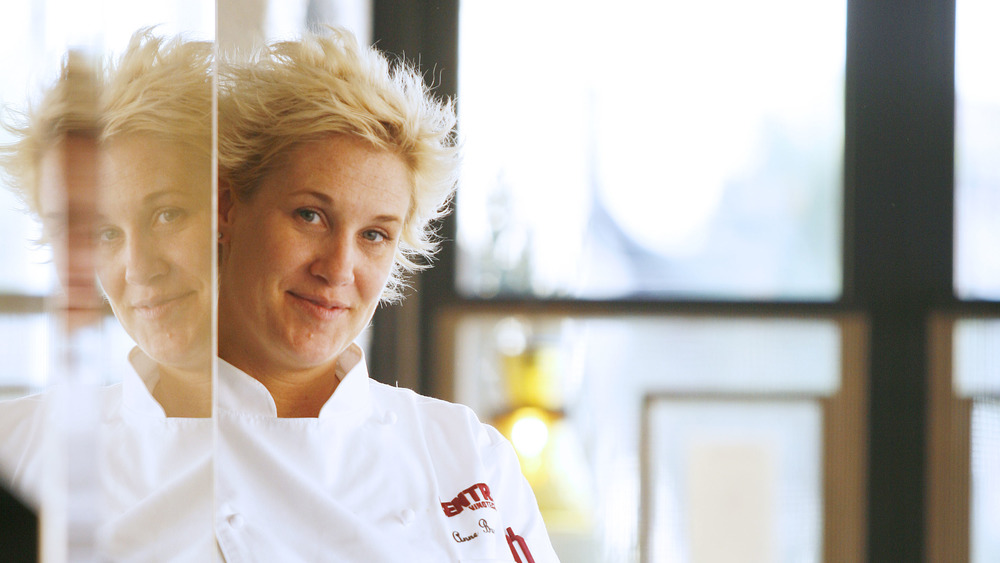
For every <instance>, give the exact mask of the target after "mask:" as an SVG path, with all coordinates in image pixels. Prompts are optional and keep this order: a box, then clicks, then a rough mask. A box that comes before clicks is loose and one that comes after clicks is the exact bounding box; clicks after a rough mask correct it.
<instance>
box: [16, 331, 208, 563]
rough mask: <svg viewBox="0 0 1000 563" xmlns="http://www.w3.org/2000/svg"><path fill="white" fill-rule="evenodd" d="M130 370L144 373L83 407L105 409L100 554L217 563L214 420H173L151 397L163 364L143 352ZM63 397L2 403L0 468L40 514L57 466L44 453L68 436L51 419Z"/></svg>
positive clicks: (97, 495)
mask: <svg viewBox="0 0 1000 563" xmlns="http://www.w3.org/2000/svg"><path fill="white" fill-rule="evenodd" d="M129 362H130V363H131V364H132V367H133V368H134V370H135V371H134V372H131V371H130V372H127V373H125V374H123V378H122V382H121V383H119V384H115V385H110V386H106V387H101V388H99V389H96V390H95V393H94V394H93V395H87V396H84V397H74V398H73V400H74V401H81V400H93V401H96V402H97V408H98V409H99V410H98V412H99V413H100V422H99V423H98V424H97V425H96V426H97V427H96V429H95V431H96V432H97V433H98V437H97V441H96V443H97V444H98V446H97V451H96V452H95V455H96V456H97V458H96V462H97V467H98V470H99V475H100V486H99V488H100V491H95V492H94V495H93V499H94V504H95V506H94V511H93V513H94V514H95V515H97V524H96V525H97V533H96V535H97V537H96V547H97V551H98V554H99V556H100V557H101V560H110V561H123V562H128V561H137V562H138V561H178V562H192V563H193V562H197V563H203V562H206V561H213V560H216V559H217V555H216V554H217V551H216V545H215V537H214V535H213V534H212V508H213V505H212V499H213V494H212V484H213V473H212V470H213V467H212V432H213V423H212V419H210V418H167V416H166V415H165V413H164V411H163V408H162V407H161V406H160V404H159V403H158V402H157V401H156V400H155V399H154V398H153V396H152V393H151V390H152V389H153V387H154V386H155V385H156V382H157V380H158V378H159V372H158V370H157V367H156V364H155V362H153V360H151V359H150V358H149V357H148V356H146V355H145V354H144V353H143V352H142V351H141V350H139V349H138V348H134V349H133V350H132V352H131V353H130V354H129ZM54 396H55V394H54V393H51V392H47V393H43V394H40V395H34V396H30V397H24V398H21V399H15V400H12V401H5V402H3V403H0V437H2V439H0V469H2V470H3V473H4V474H5V475H6V477H7V478H8V480H9V481H10V482H12V483H13V484H14V486H15V488H16V489H17V490H19V491H20V492H21V493H22V494H23V495H25V496H26V497H27V498H28V499H30V500H31V501H32V504H34V505H35V506H39V504H40V500H41V499H42V496H43V494H44V492H45V491H44V490H43V489H44V487H45V485H46V482H47V481H46V479H47V477H46V471H45V469H43V468H44V467H45V464H46V463H47V462H48V461H49V460H50V459H51V458H48V457H47V455H48V452H46V449H45V446H44V445H43V444H45V443H46V441H47V440H51V439H52V438H53V432H57V431H58V430H57V425H55V424H52V420H53V419H52V418H48V414H49V413H48V409H49V408H50V407H49V406H50V405H51V404H52V401H53V398H54ZM50 443H51V442H50ZM72 469H73V468H72V467H70V468H68V470H69V471H72Z"/></svg>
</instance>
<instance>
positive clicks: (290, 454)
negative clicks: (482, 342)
mask: <svg viewBox="0 0 1000 563" xmlns="http://www.w3.org/2000/svg"><path fill="white" fill-rule="evenodd" d="M338 367H339V369H338V374H343V375H340V376H339V377H340V378H341V379H340V383H339V385H338V387H337V389H336V391H335V392H334V394H333V396H332V397H331V398H330V399H329V401H327V403H326V404H325V405H324V406H323V408H322V409H321V411H320V413H319V416H318V417H317V418H278V417H277V409H276V407H275V404H274V401H273V399H272V398H271V395H270V393H269V392H268V391H267V389H266V388H265V387H264V386H263V385H262V384H261V383H260V382H258V381H256V380H255V379H253V378H252V377H250V376H249V375H247V374H245V373H244V372H242V371H240V370H239V369H237V368H235V367H234V366H232V365H230V364H228V363H226V362H225V361H222V360H219V373H218V376H219V379H218V388H217V389H218V411H217V424H218V440H217V450H216V460H215V462H216V469H217V471H216V476H217V481H216V487H215V493H216V500H217V504H216V510H217V512H216V516H215V526H216V535H217V539H218V542H219V547H220V549H221V551H222V554H223V556H224V557H225V560H226V561H227V562H229V563H242V562H247V561H261V562H271V561H282V562H297V561H303V562H307V561H308V562H314V561H324V562H339V561H344V562H362V561H363V562H366V563H378V562H408V563H409V562H433V563H442V562H447V561H479V562H489V561H507V562H510V561H520V562H521V563H528V562H529V561H533V562H535V563H543V562H553V561H558V559H557V557H556V555H555V552H554V551H553V549H552V545H551V543H550V542H549V538H548V535H547V533H546V530H545V525H544V523H543V522H542V518H541V515H540V513H539V511H538V505H537V503H536V501H535V497H534V494H533V493H532V491H531V489H530V487H529V486H528V483H527V481H526V480H525V479H524V477H523V476H522V474H521V471H520V466H519V464H518V461H517V457H516V455H515V453H514V450H513V448H512V447H511V445H510V444H509V442H507V441H506V440H505V439H504V438H503V437H502V436H501V435H500V433H499V432H497V431H496V430H495V429H494V428H492V427H490V426H487V425H485V424H483V423H481V422H480V421H479V420H478V419H477V418H476V416H475V415H474V414H473V412H472V411H471V410H470V409H468V408H467V407H464V406H461V405H456V404H452V403H448V402H445V401H441V400H437V399H431V398H428V397H423V396H420V395H417V394H416V393H414V392H412V391H410V390H407V389H399V388H395V387H391V386H388V385H384V384H381V383H378V382H376V381H373V380H371V379H369V377H368V371H367V367H366V365H365V361H364V357H363V354H362V352H361V349H360V348H359V347H357V346H356V345H352V346H351V347H350V348H349V349H348V351H346V352H345V353H344V354H343V355H342V356H341V361H340V365H339V366H338ZM512 549H513V551H512ZM515 553H516V556H515Z"/></svg>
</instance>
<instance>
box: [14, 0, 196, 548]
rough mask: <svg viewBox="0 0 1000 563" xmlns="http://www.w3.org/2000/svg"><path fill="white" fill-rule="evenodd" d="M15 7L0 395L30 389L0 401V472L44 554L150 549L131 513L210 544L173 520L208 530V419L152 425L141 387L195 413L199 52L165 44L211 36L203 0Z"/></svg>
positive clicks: (150, 399) (170, 535) (188, 540)
mask: <svg viewBox="0 0 1000 563" xmlns="http://www.w3.org/2000/svg"><path fill="white" fill-rule="evenodd" d="M17 4H18V6H16V7H12V9H11V10H7V11H5V13H4V18H3V21H2V24H0V29H2V30H3V31H4V33H0V44H2V48H0V68H2V69H3V71H4V72H3V73H0V76H2V80H0V84H2V90H0V94H2V96H3V100H2V101H3V104H4V109H5V110H6V111H5V113H4V115H3V116H2V117H3V123H4V125H5V126H7V128H8V131H6V132H5V134H6V136H5V137H4V138H3V139H0V143H3V144H4V149H5V150H4V155H5V156H13V157H16V158H12V160H5V162H4V164H5V166H4V171H5V172H7V176H6V177H5V182H6V183H5V185H4V186H3V189H4V199H3V200H2V201H0V208H2V211H0V213H3V214H4V215H2V216H0V223H2V224H3V229H4V230H3V231H2V234H3V235H5V239H4V240H3V243H2V244H0V248H2V249H3V250H4V251H5V252H4V253H3V254H0V260H3V264H2V266H0V270H2V271H3V272H4V275H5V279H4V281H3V283H2V284H0V293H2V295H0V306H2V307H3V310H2V311H0V331H2V332H3V335H2V336H3V337H4V340H5V346H4V348H3V353H2V356H0V387H2V389H0V393H2V394H3V398H4V399H7V398H13V397H16V396H18V395H22V394H25V393H36V392H37V395H35V396H32V397H20V398H16V399H14V400H11V401H4V402H3V403H0V432H2V436H0V482H2V484H3V485H4V486H5V487H9V488H11V489H13V490H15V491H16V492H17V493H18V495H20V496H21V497H22V498H24V499H25V501H26V502H27V503H28V504H29V505H30V506H31V507H32V509H33V510H35V511H36V512H38V513H40V514H41V515H43V518H42V520H41V521H40V526H41V540H42V542H41V544H40V548H41V551H42V553H43V554H44V558H45V560H50V559H51V560H69V561H97V560H116V561H118V560H135V559H144V558H148V557H147V556H144V555H139V553H146V554H147V555H148V554H149V553H154V552H155V553H161V552H163V551H164V550H163V549H159V548H156V547H155V546H150V545H149V543H147V541H148V539H149V538H148V537H147V538H146V540H143V539H142V537H140V536H138V535H136V530H137V529H139V528H146V529H148V528H149V527H148V526H143V524H142V523H141V522H142V519H143V518H146V517H148V515H149V514H155V515H156V517H157V518H156V519H157V523H158V526H157V533H156V534H155V536H156V540H157V541H162V542H170V541H172V539H176V538H174V536H175V535H177V534H182V535H184V536H185V537H184V538H183V541H178V542H176V543H174V544H173V545H175V546H176V545H181V546H183V548H184V549H198V547H201V546H208V547H210V548H212V550H211V551H210V550H208V549H205V550H204V551H203V552H202V553H203V554H206V557H202V558H198V557H197V556H192V555H191V554H190V552H187V556H182V557H188V558H191V559H198V560H207V559H210V558H211V556H212V555H211V554H212V553H214V537H213V538H212V540H213V543H211V544H209V543H208V541H207V540H202V539H201V538H197V537H195V536H197V533H190V530H189V529H188V528H185V527H184V526H182V525H179V524H178V523H183V524H184V525H191V526H193V527H194V528H199V529H203V530H209V531H210V530H211V522H212V519H211V512H210V509H211V494H212V492H211V491H212V488H211V485H212V473H211V465H210V464H209V463H208V454H209V452H210V448H211V420H210V419H209V418H204V419H203V420H202V421H201V422H198V421H194V422H192V421H190V420H186V419H185V420H184V421H183V422H181V423H179V424H178V423H177V422H176V420H175V421H171V420H169V419H168V418H167V417H165V416H163V415H164V411H165V410H166V409H167V406H166V405H165V404H161V402H159V400H160V399H159V398H160V397H162V396H163V394H162V393H159V391H162V389H163V388H164V387H166V386H165V385H163V384H164V382H167V381H171V378H174V377H176V376H177V375H178V374H180V375H183V376H188V375H190V376H191V377H192V379H193V378H194V376H195V375H197V376H199V377H200V379H199V382H201V383H205V384H206V385H204V386H203V387H199V394H200V396H199V399H202V400H203V401H202V402H204V403H205V404H206V405H207V406H208V408H206V409H205V411H206V412H210V405H211V396H210V394H207V393H206V392H205V391H204V389H205V388H207V387H208V385H207V383H208V381H209V380H208V379H207V378H208V377H210V373H209V372H208V370H209V366H210V365H211V356H210V351H211V329H212V327H211V322H210V321H211V314H210V312H211V311H210V309H209V306H210V302H211V296H212V288H213V287H214V285H213V284H212V283H211V272H212V270H211V257H212V255H213V253H214V250H215V240H214V237H213V236H212V230H213V229H212V228H211V224H212V217H213V214H212V213H211V205H210V203H211V196H213V194H214V190H212V189H211V178H212V166H211V131H212V120H211V107H212V106H211V102H212V92H211V86H212V83H211V72H210V65H211V61H210V57H211V54H212V47H211V44H210V43H203V44H202V45H201V46H200V47H194V48H191V46H190V45H188V46H186V47H185V48H177V49H172V48H171V47H170V43H169V38H171V37H175V36H178V35H183V37H184V39H186V40H201V41H205V40H207V41H211V40H212V39H213V38H214V28H215V4H214V2H212V1H206V0H174V1H172V2H158V3H155V5H154V4H150V3H142V2H131V1H127V0H104V1H102V2H86V1H84V2H81V1H79V0H36V1H32V2H19V3H17ZM147 26H155V28H154V31H152V32H151V34H150V36H148V37H145V38H143V39H141V40H140V39H139V37H138V35H136V36H135V37H136V41H135V42H132V41H131V39H132V38H133V34H136V32H137V31H138V30H140V28H145V27H147ZM153 36H155V38H163V39H164V41H163V43H162V44H161V43H160V42H159V41H158V39H155V38H153ZM127 46H129V47H128V48H127ZM126 52H127V53H128V55H125V53H126ZM123 57H124V58H123ZM199 64H200V65H201V66H199ZM182 88H184V90H183V92H182V91H181V90H182ZM195 91H197V92H195ZM172 110H176V111H172ZM12 143H13V144H12ZM15 194H16V195H17V197H16V198H15V197H14V195H15ZM12 202H15V203H13V204H12ZM38 223H43V224H44V226H41V225H39V224H38ZM98 227H100V228H98ZM41 235H44V236H41ZM39 241H42V242H44V245H42V246H40V250H39V251H38V252H35V251H34V248H35V247H39V244H38V243H39ZM123 241H124V242H123ZM119 243H120V244H119ZM26 249H27V250H26ZM53 265H54V266H55V267H53ZM55 270H58V274H53V272H54V271H55ZM98 280H99V281H98ZM39 296H41V298H39ZM105 299H106V301H105ZM108 303H110V305H111V307H113V309H114V312H115V314H112V313H111V308H109V307H108V306H107V305H108ZM137 345H138V347H136V346H137ZM133 348H135V350H133ZM130 351H131V352H130ZM133 352H135V353H133ZM130 360H136V362H135V364H130ZM143 360H148V362H145V361H143ZM133 365H134V366H135V367H133ZM176 368H180V369H176ZM200 368H204V370H203V371H199V369H200ZM181 369H186V370H187V371H185V372H184V373H183V374H181ZM196 372H198V373H196ZM123 380H124V381H123ZM118 381H122V383H121V384H118V385H106V384H107V383H111V382H118ZM137 406H142V407H147V406H148V408H145V409H143V408H134V407H137ZM161 407H162V408H161ZM147 415H148V416H147ZM157 415H159V417H157ZM178 416H182V415H178ZM206 416H207V415H206ZM198 425H200V427H201V428H202V429H203V430H202V431H199V430H198V429H197V428H196V427H197V426H198ZM177 426H183V427H184V428H185V431H183V432H176V431H175V430H174V429H176V427H177ZM187 429H190V431H187ZM178 436H180V437H178ZM164 438H166V439H164ZM153 460H155V461H153ZM192 460H193V461H192ZM192 491H195V492H194V493H192ZM178 492H180V496H183V497H184V498H185V502H184V503H181V504H178V503H176V502H174V501H175V500H176V498H178ZM198 492H201V493H203V494H202V495H200V496H199V494H198ZM144 515H145V516H144ZM206 537H207V534H206ZM22 539H24V540H25V541H29V542H34V543H37V541H35V539H34V538H22ZM160 545H161V547H162V545H166V544H165V543H164V544H160ZM191 546H198V547H193V548H192V547H191ZM143 550H147V551H143ZM178 553H180V552H178Z"/></svg>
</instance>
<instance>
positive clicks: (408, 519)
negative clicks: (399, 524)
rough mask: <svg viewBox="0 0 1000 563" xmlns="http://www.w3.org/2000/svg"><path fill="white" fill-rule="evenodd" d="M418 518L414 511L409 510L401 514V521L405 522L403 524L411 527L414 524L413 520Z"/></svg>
mask: <svg viewBox="0 0 1000 563" xmlns="http://www.w3.org/2000/svg"><path fill="white" fill-rule="evenodd" d="M416 517H417V514H416V513H415V512H413V510H412V509H410V508H407V509H405V510H403V512H401V513H400V514H399V519H400V520H402V521H403V524H405V525H407V526H409V525H410V524H412V523H413V520H414V519H415V518H416Z"/></svg>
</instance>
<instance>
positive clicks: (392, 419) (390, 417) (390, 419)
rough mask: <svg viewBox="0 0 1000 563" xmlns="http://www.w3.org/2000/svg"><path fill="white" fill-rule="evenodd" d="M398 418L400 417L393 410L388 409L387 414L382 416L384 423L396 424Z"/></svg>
mask: <svg viewBox="0 0 1000 563" xmlns="http://www.w3.org/2000/svg"><path fill="white" fill-rule="evenodd" d="M397 420H399V417H398V416H396V413H394V412H392V411H386V413H385V415H383V416H382V424H396V421H397Z"/></svg>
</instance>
